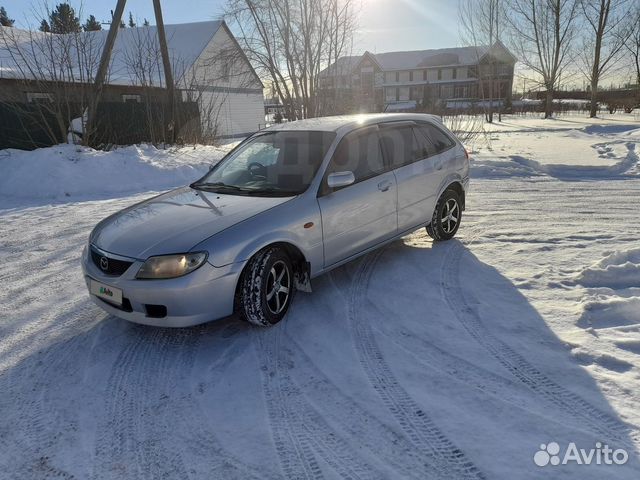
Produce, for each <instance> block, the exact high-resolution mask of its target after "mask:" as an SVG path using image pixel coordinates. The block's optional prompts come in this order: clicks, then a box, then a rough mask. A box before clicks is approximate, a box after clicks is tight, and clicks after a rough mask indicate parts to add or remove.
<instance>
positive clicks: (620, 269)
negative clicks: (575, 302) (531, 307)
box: [575, 248, 640, 328]
mask: <svg viewBox="0 0 640 480" xmlns="http://www.w3.org/2000/svg"><path fill="white" fill-rule="evenodd" d="M575 282H576V283H577V284H579V285H582V286H584V287H587V288H591V289H593V290H592V292H591V294H590V295H589V296H587V298H586V300H585V301H584V302H583V303H582V304H581V309H582V314H581V317H580V320H579V321H578V325H580V326H583V327H592V328H610V327H620V326H626V325H637V324H640V248H634V249H631V250H623V251H616V252H613V253H611V254H609V255H607V256H606V257H604V258H603V259H602V260H600V261H599V262H597V263H595V264H593V265H591V266H590V267H588V268H585V269H584V270H583V271H582V272H580V273H579V274H578V275H577V276H576V278H575Z"/></svg>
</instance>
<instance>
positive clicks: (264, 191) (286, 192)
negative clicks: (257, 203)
mask: <svg viewBox="0 0 640 480" xmlns="http://www.w3.org/2000/svg"><path fill="white" fill-rule="evenodd" d="M247 193H249V194H254V195H264V194H276V195H277V196H278V197H295V196H296V195H300V192H296V191H293V190H282V189H280V188H274V187H266V188H251V189H247Z"/></svg>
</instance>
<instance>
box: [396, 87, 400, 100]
mask: <svg viewBox="0 0 640 480" xmlns="http://www.w3.org/2000/svg"><path fill="white" fill-rule="evenodd" d="M399 100H400V87H396V102H397V101H399Z"/></svg>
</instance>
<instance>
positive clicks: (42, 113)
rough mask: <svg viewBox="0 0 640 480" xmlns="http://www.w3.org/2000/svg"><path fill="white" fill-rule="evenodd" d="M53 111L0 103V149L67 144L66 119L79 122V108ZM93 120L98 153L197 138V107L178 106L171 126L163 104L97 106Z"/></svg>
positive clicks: (198, 122)
mask: <svg viewBox="0 0 640 480" xmlns="http://www.w3.org/2000/svg"><path fill="white" fill-rule="evenodd" d="M52 110H53V109H51V108H47V106H45V105H39V104H37V103H35V104H24V103H0V149H4V148H17V149H21V150H33V149H35V148H40V147H47V146H51V145H55V144H58V143H62V142H65V141H66V131H67V130H68V128H69V123H70V119H72V118H74V117H76V118H77V117H80V116H81V115H82V107H81V106H80V105H76V104H70V105H67V106H66V107H65V108H64V111H62V112H59V114H58V115H56V114H55V113H54V112H53V111H52ZM97 118H98V121H97V124H96V132H95V134H94V136H93V138H92V141H91V146H92V147H96V148H101V147H104V146H108V145H131V144H134V143H145V142H148V143H159V142H165V141H166V140H167V139H168V138H175V140H176V141H177V142H191V141H194V140H195V139H197V138H199V136H200V112H199V109H198V104H197V103H196V102H180V103H178V104H177V105H176V109H175V114H174V118H175V123H173V124H171V123H170V121H169V120H170V114H169V105H168V104H163V103H124V102H104V103H100V104H99V105H98V108H97ZM172 130H175V136H174V135H173V132H172ZM63 132H65V133H64V134H63Z"/></svg>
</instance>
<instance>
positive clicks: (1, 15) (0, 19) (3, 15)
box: [0, 7, 15, 27]
mask: <svg viewBox="0 0 640 480" xmlns="http://www.w3.org/2000/svg"><path fill="white" fill-rule="evenodd" d="M14 21H15V20H13V18H9V15H7V11H6V10H5V9H4V7H0V25H2V26H3V27H13V22H14Z"/></svg>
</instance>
